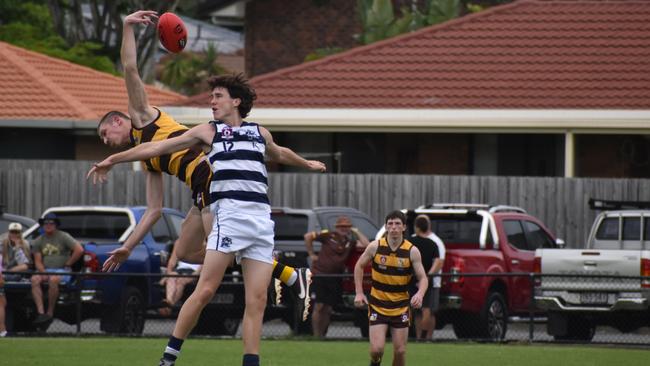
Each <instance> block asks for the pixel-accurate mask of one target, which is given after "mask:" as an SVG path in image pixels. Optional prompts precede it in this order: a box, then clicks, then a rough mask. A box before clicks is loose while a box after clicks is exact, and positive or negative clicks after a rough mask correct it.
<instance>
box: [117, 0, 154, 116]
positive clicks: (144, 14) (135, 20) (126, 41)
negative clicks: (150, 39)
mask: <svg viewBox="0 0 650 366" xmlns="http://www.w3.org/2000/svg"><path fill="white" fill-rule="evenodd" d="M157 18H158V16H157V13H156V12H155V11H150V10H140V11H136V12H135V13H132V14H129V15H128V16H127V17H126V18H124V28H123V31H122V48H121V49H120V57H121V59H122V68H123V69H124V81H125V82H126V91H127V94H128V95H129V115H130V116H131V121H132V123H133V126H135V127H137V128H142V127H144V126H145V125H146V124H147V123H149V122H151V121H152V120H153V119H154V118H156V115H157V111H156V109H155V108H153V107H152V106H150V105H149V99H148V97H147V92H146V91H145V88H144V83H143V82H142V79H141V78H140V74H139V73H138V57H137V46H136V41H135V34H134V32H133V26H134V25H136V24H143V25H145V26H146V25H149V24H153V21H152V19H157Z"/></svg>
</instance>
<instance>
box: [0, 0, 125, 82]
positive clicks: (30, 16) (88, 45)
mask: <svg viewBox="0 0 650 366" xmlns="http://www.w3.org/2000/svg"><path fill="white" fill-rule="evenodd" d="M0 40H2V41H4V42H7V43H11V44H14V45H16V46H19V47H23V48H26V49H29V50H33V51H36V52H39V53H43V54H46V55H49V56H52V57H57V58H61V59H64V60H68V61H70V62H74V63H77V64H81V65H85V66H89V67H92V68H94V69H97V70H100V71H104V72H110V73H113V74H116V73H117V72H116V70H115V67H114V66H113V62H112V61H111V60H110V59H109V58H108V57H106V56H104V55H102V54H101V52H100V51H101V48H102V46H101V45H100V44H97V43H93V42H79V43H76V44H74V45H72V46H71V45H68V44H67V43H66V42H65V40H64V39H63V38H62V37H60V36H59V35H58V34H56V32H54V28H53V23H52V18H51V16H50V13H49V11H48V8H47V6H45V4H42V2H39V1H30V2H22V1H12V0H7V1H6V2H2V3H0Z"/></svg>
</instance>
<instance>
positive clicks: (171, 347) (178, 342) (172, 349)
mask: <svg viewBox="0 0 650 366" xmlns="http://www.w3.org/2000/svg"><path fill="white" fill-rule="evenodd" d="M181 346H183V340H182V339H178V338H176V337H174V336H171V337H169V342H167V348H165V353H163V358H164V359H166V360H170V361H176V358H178V354H179V353H181Z"/></svg>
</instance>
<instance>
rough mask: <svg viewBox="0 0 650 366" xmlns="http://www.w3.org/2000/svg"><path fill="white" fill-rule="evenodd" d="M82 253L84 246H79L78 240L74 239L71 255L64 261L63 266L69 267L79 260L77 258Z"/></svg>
mask: <svg viewBox="0 0 650 366" xmlns="http://www.w3.org/2000/svg"><path fill="white" fill-rule="evenodd" d="M83 254H84V248H83V247H82V246H81V244H79V242H78V241H75V244H74V246H73V247H72V255H71V256H70V258H68V260H67V261H66V262H65V267H71V266H72V265H73V264H75V263H76V262H77V261H78V260H79V258H81V256H82V255H83Z"/></svg>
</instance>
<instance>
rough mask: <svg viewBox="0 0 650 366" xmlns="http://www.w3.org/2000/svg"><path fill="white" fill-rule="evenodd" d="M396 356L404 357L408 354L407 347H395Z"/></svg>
mask: <svg viewBox="0 0 650 366" xmlns="http://www.w3.org/2000/svg"><path fill="white" fill-rule="evenodd" d="M393 353H394V354H395V355H396V356H403V355H405V354H406V345H405V344H403V345H399V346H395V349H394V352H393Z"/></svg>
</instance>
